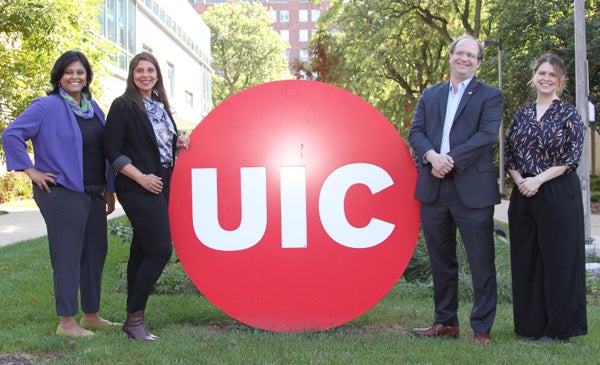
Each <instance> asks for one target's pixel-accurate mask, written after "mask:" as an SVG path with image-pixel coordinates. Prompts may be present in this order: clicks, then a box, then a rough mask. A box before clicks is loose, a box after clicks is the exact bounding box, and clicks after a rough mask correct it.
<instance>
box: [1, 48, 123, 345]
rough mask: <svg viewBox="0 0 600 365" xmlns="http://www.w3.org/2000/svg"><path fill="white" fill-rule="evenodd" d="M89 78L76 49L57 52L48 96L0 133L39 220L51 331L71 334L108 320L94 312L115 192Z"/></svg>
mask: <svg viewBox="0 0 600 365" xmlns="http://www.w3.org/2000/svg"><path fill="white" fill-rule="evenodd" d="M92 77H93V73H92V69H91V66H90V64H89V62H88V60H87V58H86V57H85V56H84V55H83V54H82V53H81V52H76V51H68V52H66V53H64V54H63V55H61V56H60V57H59V58H58V59H57V60H56V62H55V64H54V67H53V68H52V72H51V76H50V83H51V85H52V89H51V90H50V91H48V95H47V96H46V97H41V98H38V99H35V100H34V101H33V102H32V103H31V105H30V106H29V107H28V108H27V109H26V110H25V111H24V112H23V113H21V114H20V115H19V116H18V117H17V118H16V119H15V120H14V121H13V122H12V123H11V124H10V125H9V126H8V127H7V128H6V129H5V130H4V132H3V133H2V143H3V145H4V152H5V155H6V163H7V167H8V169H9V170H16V171H24V172H25V173H26V174H27V175H28V176H29V178H30V179H31V181H32V182H33V196H34V199H35V202H36V204H37V205H38V207H39V208H40V211H41V213H42V216H43V217H44V220H45V222H46V229H47V232H48V244H49V248H50V260H51V263H52V269H53V271H54V294H55V301H56V312H57V314H58V315H59V316H60V323H59V325H58V328H57V329H56V334H57V335H63V336H74V337H81V336H92V335H93V332H91V331H89V329H102V328H107V327H110V326H112V325H113V323H111V322H109V321H107V320H105V319H103V318H101V317H100V316H98V311H99V309H100V288H101V279H102V270H103V268H104V261H105V259H106V254H107V251H108V243H107V233H106V216H107V214H110V213H111V212H112V211H113V210H114V209H115V197H114V172H112V168H111V167H110V165H109V164H108V163H106V160H105V159H104V155H103V153H102V138H103V135H104V113H103V112H102V110H100V108H99V107H98V105H97V104H96V102H95V101H94V100H92V97H91V93H90V90H89V85H90V83H91V82H92ZM28 140H30V141H31V142H32V144H33V150H34V155H35V163H33V162H32V161H31V159H30V158H29V155H28V154H27V147H26V141H28ZM78 293H79V294H80V295H81V309H82V311H83V315H82V317H81V321H80V323H79V324H78V323H77V321H76V319H75V315H76V314H77V313H78V311H79V304H78Z"/></svg>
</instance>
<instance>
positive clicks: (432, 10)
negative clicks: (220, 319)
mask: <svg viewBox="0 0 600 365" xmlns="http://www.w3.org/2000/svg"><path fill="white" fill-rule="evenodd" d="M481 4H482V2H481V0H475V1H470V0H429V1H414V0H392V1H390V0H334V1H333V2H332V3H331V7H330V8H329V9H328V11H327V12H326V14H324V16H323V17H322V18H321V22H320V30H319V32H318V33H317V35H318V36H317V37H313V39H312V42H311V49H312V56H313V61H312V62H311V64H310V65H309V66H307V67H306V68H305V69H303V70H302V71H303V72H304V73H306V74H308V75H309V76H312V77H313V78H316V79H318V80H322V81H325V82H331V83H334V84H336V85H338V86H341V87H343V88H345V89H347V90H350V91H352V92H354V93H355V94H357V95H359V96H361V97H362V98H364V99H365V100H367V101H368V102H369V103H371V104H372V105H374V106H375V107H376V108H377V109H378V110H380V111H381V112H382V113H383V114H384V115H385V116H386V117H387V118H388V119H389V120H390V121H391V122H392V123H393V124H394V125H396V126H397V127H398V129H399V130H400V131H402V132H406V130H407V128H408V126H409V125H410V120H411V117H412V112H413V108H414V106H415V105H416V101H417V100H418V98H419V96H420V94H421V92H422V91H423V89H425V88H426V87H427V86H430V85H432V84H435V83H437V82H440V81H442V80H443V79H444V78H445V77H446V75H447V74H448V64H447V60H448V57H449V54H448V45H449V43H450V42H451V41H452V40H453V39H454V38H456V37H458V36H461V35H463V34H472V35H474V36H476V37H477V36H479V35H480V33H481V32H482V31H484V30H486V29H484V27H482V24H486V23H483V22H482V19H485V17H484V15H485V13H484V12H483V11H482V8H481ZM487 30H489V27H487Z"/></svg>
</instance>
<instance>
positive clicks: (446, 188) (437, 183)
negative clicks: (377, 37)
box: [409, 36, 503, 345]
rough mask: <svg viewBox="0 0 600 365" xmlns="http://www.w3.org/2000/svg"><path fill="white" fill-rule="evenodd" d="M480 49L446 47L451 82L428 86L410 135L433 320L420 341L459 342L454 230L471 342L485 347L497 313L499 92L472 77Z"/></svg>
mask: <svg viewBox="0 0 600 365" xmlns="http://www.w3.org/2000/svg"><path fill="white" fill-rule="evenodd" d="M482 58H483V45H482V44H481V43H479V42H477V40H476V39H475V38H473V37H471V36H464V37H461V38H459V39H457V40H456V41H454V42H453V43H452V44H451V46H450V80H449V81H447V82H442V83H440V84H437V85H434V86H431V87H429V88H427V89H426V90H425V91H424V92H423V94H422V96H421V98H420V100H419V103H418V105H417V109H416V111H415V114H414V117H413V121H412V126H411V129H410V134H409V142H410V144H411V146H412V148H413V149H414V151H415V153H416V156H417V160H418V170H419V177H418V180H417V186H416V192H415V198H416V199H418V200H419V201H420V202H421V226H422V229H423V233H424V235H425V240H426V242H427V250H428V252H429V259H430V262H431V269H432V274H433V286H434V303H435V313H434V323H433V325H432V326H431V327H428V328H415V329H413V330H412V333H413V334H415V335H419V336H425V337H437V336H445V337H451V338H458V337H459V325H458V316H457V309H458V261H457V256H456V236H457V235H456V229H457V228H458V230H459V231H460V236H461V238H462V241H463V243H464V246H465V250H466V252H467V256H468V259H469V265H470V267H471V276H472V282H473V291H474V304H473V309H472V311H471V327H472V328H473V332H474V341H475V343H476V344H482V345H487V344H490V331H491V328H492V324H493V322H494V319H495V316H496V267H495V264H494V258H495V254H494V239H493V227H494V218H493V215H494V205H495V204H498V203H500V193H499V191H498V182H497V174H496V168H495V166H494V158H493V150H494V144H495V143H496V139H497V137H498V132H499V128H500V123H501V120H502V110H503V109H502V108H503V107H502V94H501V92H500V90H498V89H496V88H494V87H491V86H489V85H486V84H484V83H482V82H480V81H478V80H476V79H475V72H476V71H477V69H478V68H479V66H480V65H481V60H482Z"/></svg>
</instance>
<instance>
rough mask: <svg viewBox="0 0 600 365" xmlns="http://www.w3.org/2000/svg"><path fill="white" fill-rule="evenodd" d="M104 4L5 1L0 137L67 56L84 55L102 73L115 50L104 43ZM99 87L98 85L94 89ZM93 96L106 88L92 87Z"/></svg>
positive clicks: (98, 0) (1, 10)
mask: <svg viewBox="0 0 600 365" xmlns="http://www.w3.org/2000/svg"><path fill="white" fill-rule="evenodd" d="M102 5H103V1H102V0H77V1H76V0H0V132H1V131H2V130H4V128H5V127H6V125H7V124H8V123H9V122H10V121H11V120H12V119H14V117H15V116H17V115H18V114H20V113H21V112H22V111H23V110H24V109H25V108H26V107H27V106H28V105H29V104H30V103H31V101H32V100H33V99H34V98H36V97H39V96H43V95H45V91H46V90H48V89H49V88H50V83H49V82H50V71H51V69H52V66H53V65H54V62H55V61H56V59H57V58H58V56H60V55H61V54H62V53H63V52H65V51H68V50H71V49H77V50H80V51H82V52H83V53H84V54H85V55H86V56H87V57H88V59H89V61H90V63H91V64H92V67H93V68H94V74H95V77H94V78H95V79H96V80H97V79H98V75H102V74H103V72H104V71H103V70H105V63H103V62H101V61H102V60H107V59H108V56H107V55H106V53H105V51H108V50H110V49H111V48H110V46H108V44H107V43H106V42H104V41H103V40H102V39H101V38H98V34H99V32H100V23H99V22H98V17H99V15H100V11H101V10H102ZM94 85H95V86H94ZM92 92H94V94H95V95H96V94H98V93H99V92H101V88H100V87H98V84H96V83H94V84H92Z"/></svg>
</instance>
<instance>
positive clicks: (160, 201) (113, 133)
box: [104, 52, 190, 341]
mask: <svg viewBox="0 0 600 365" xmlns="http://www.w3.org/2000/svg"><path fill="white" fill-rule="evenodd" d="M189 142H190V140H189V137H188V136H178V134H177V127H176V126H175V123H174V121H173V116H172V115H171V112H170V106H169V101H168V99H167V95H166V93H165V89H164V86H163V77H162V74H161V71H160V66H159V64H158V62H157V60H156V58H155V57H154V56H153V55H152V54H150V53H148V52H142V53H140V54H138V55H136V56H135V57H134V58H133V59H132V60H131V62H130V65H129V75H128V77H127V88H126V90H125V93H124V94H123V95H121V96H119V97H118V98H117V99H115V100H114V101H113V103H112V105H111V107H110V110H109V112H108V116H107V118H106V130H105V133H104V154H105V155H106V158H107V159H108V160H109V161H110V163H111V164H112V166H113V169H114V170H115V171H117V177H116V181H115V186H116V190H117V197H118V199H119V202H120V203H121V205H122V206H123V209H124V210H125V213H126V214H127V217H128V218H129V221H130V222H131V225H132V227H133V238H132V241H131V249H130V254H129V262H128V264H127V320H126V321H125V324H124V325H123V331H124V332H125V333H126V334H127V335H129V337H131V338H134V339H139V340H144V341H154V340H156V338H157V337H156V336H154V335H153V334H151V333H150V332H149V331H148V329H147V328H146V325H145V322H144V310H145V308H146V303H147V301H148V297H149V296H150V293H151V291H152V289H153V287H154V284H156V281H157V280H158V278H159V277H160V275H161V274H162V271H163V269H164V267H165V265H166V264H167V262H168V261H169V258H170V257H171V252H172V243H171V232H170V227H169V216H168V208H167V204H168V199H169V182H170V178H171V173H172V171H173V163H174V161H175V156H176V153H177V151H178V150H179V149H181V148H187V147H188V146H189Z"/></svg>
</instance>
